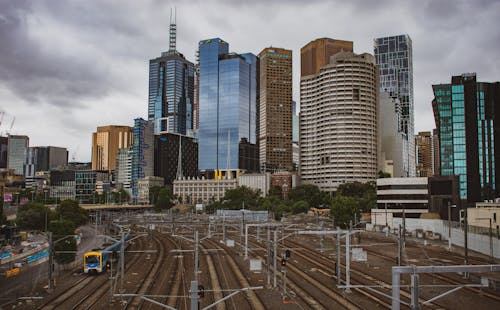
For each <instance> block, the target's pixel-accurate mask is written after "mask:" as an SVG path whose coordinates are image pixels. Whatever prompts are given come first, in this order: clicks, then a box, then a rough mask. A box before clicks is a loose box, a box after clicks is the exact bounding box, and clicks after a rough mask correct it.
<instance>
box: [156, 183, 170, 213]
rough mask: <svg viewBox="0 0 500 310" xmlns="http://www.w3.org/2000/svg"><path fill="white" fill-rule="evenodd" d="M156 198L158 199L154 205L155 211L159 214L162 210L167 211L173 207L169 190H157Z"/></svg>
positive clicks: (163, 188)
mask: <svg viewBox="0 0 500 310" xmlns="http://www.w3.org/2000/svg"><path fill="white" fill-rule="evenodd" d="M157 197H158V198H157V199H156V202H155V204H154V210H155V211H157V212H160V211H162V210H168V209H170V208H172V207H173V206H174V203H173V200H174V195H173V193H172V191H171V190H170V189H169V188H166V187H162V188H161V189H160V190H159V192H158V196H157Z"/></svg>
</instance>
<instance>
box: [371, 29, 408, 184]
mask: <svg viewBox="0 0 500 310" xmlns="http://www.w3.org/2000/svg"><path fill="white" fill-rule="evenodd" d="M374 50H375V51H374V53H375V59H376V63H377V65H378V66H379V70H380V91H381V92H388V93H389V94H390V95H391V97H393V98H397V99H399V100H395V102H397V104H398V106H395V107H394V109H395V111H396V113H397V114H398V118H399V128H398V129H399V131H400V132H402V133H404V134H405V135H406V139H405V140H406V141H404V142H405V143H404V147H403V154H402V157H403V158H402V160H403V170H404V173H405V174H406V176H415V173H416V172H415V171H416V170H415V138H414V112H413V110H414V105H413V52H412V41H411V39H410V37H409V36H408V35H398V36H392V37H384V38H377V39H375V40H374ZM393 160H399V159H397V158H394V159H393Z"/></svg>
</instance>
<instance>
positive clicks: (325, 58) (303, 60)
mask: <svg viewBox="0 0 500 310" xmlns="http://www.w3.org/2000/svg"><path fill="white" fill-rule="evenodd" d="M342 51H343V52H352V51H353V44H352V41H343V40H334V39H330V38H321V39H316V40H314V41H311V42H309V43H308V44H307V45H305V46H304V47H302V48H301V49H300V76H301V77H303V76H306V75H312V74H318V73H319V72H320V69H321V68H322V67H324V66H325V65H327V64H329V63H330V57H331V56H333V55H335V54H337V53H338V52H342Z"/></svg>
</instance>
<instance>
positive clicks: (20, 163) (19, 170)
mask: <svg viewBox="0 0 500 310" xmlns="http://www.w3.org/2000/svg"><path fill="white" fill-rule="evenodd" d="M28 148H29V138H28V137H27V136H16V135H8V147H7V168H8V169H13V170H14V173H15V174H19V175H24V165H25V164H26V160H27V158H28Z"/></svg>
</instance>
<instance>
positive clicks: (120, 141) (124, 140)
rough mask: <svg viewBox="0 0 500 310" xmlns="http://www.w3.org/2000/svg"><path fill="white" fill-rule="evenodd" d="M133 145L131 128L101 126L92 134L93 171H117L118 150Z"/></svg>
mask: <svg viewBox="0 0 500 310" xmlns="http://www.w3.org/2000/svg"><path fill="white" fill-rule="evenodd" d="M131 144H132V128H131V127H129V126H115V125H110V126H101V127H97V132H94V133H93V134H92V170H115V168H116V154H117V153H118V149H123V148H127V147H129V146H130V145H131Z"/></svg>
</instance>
